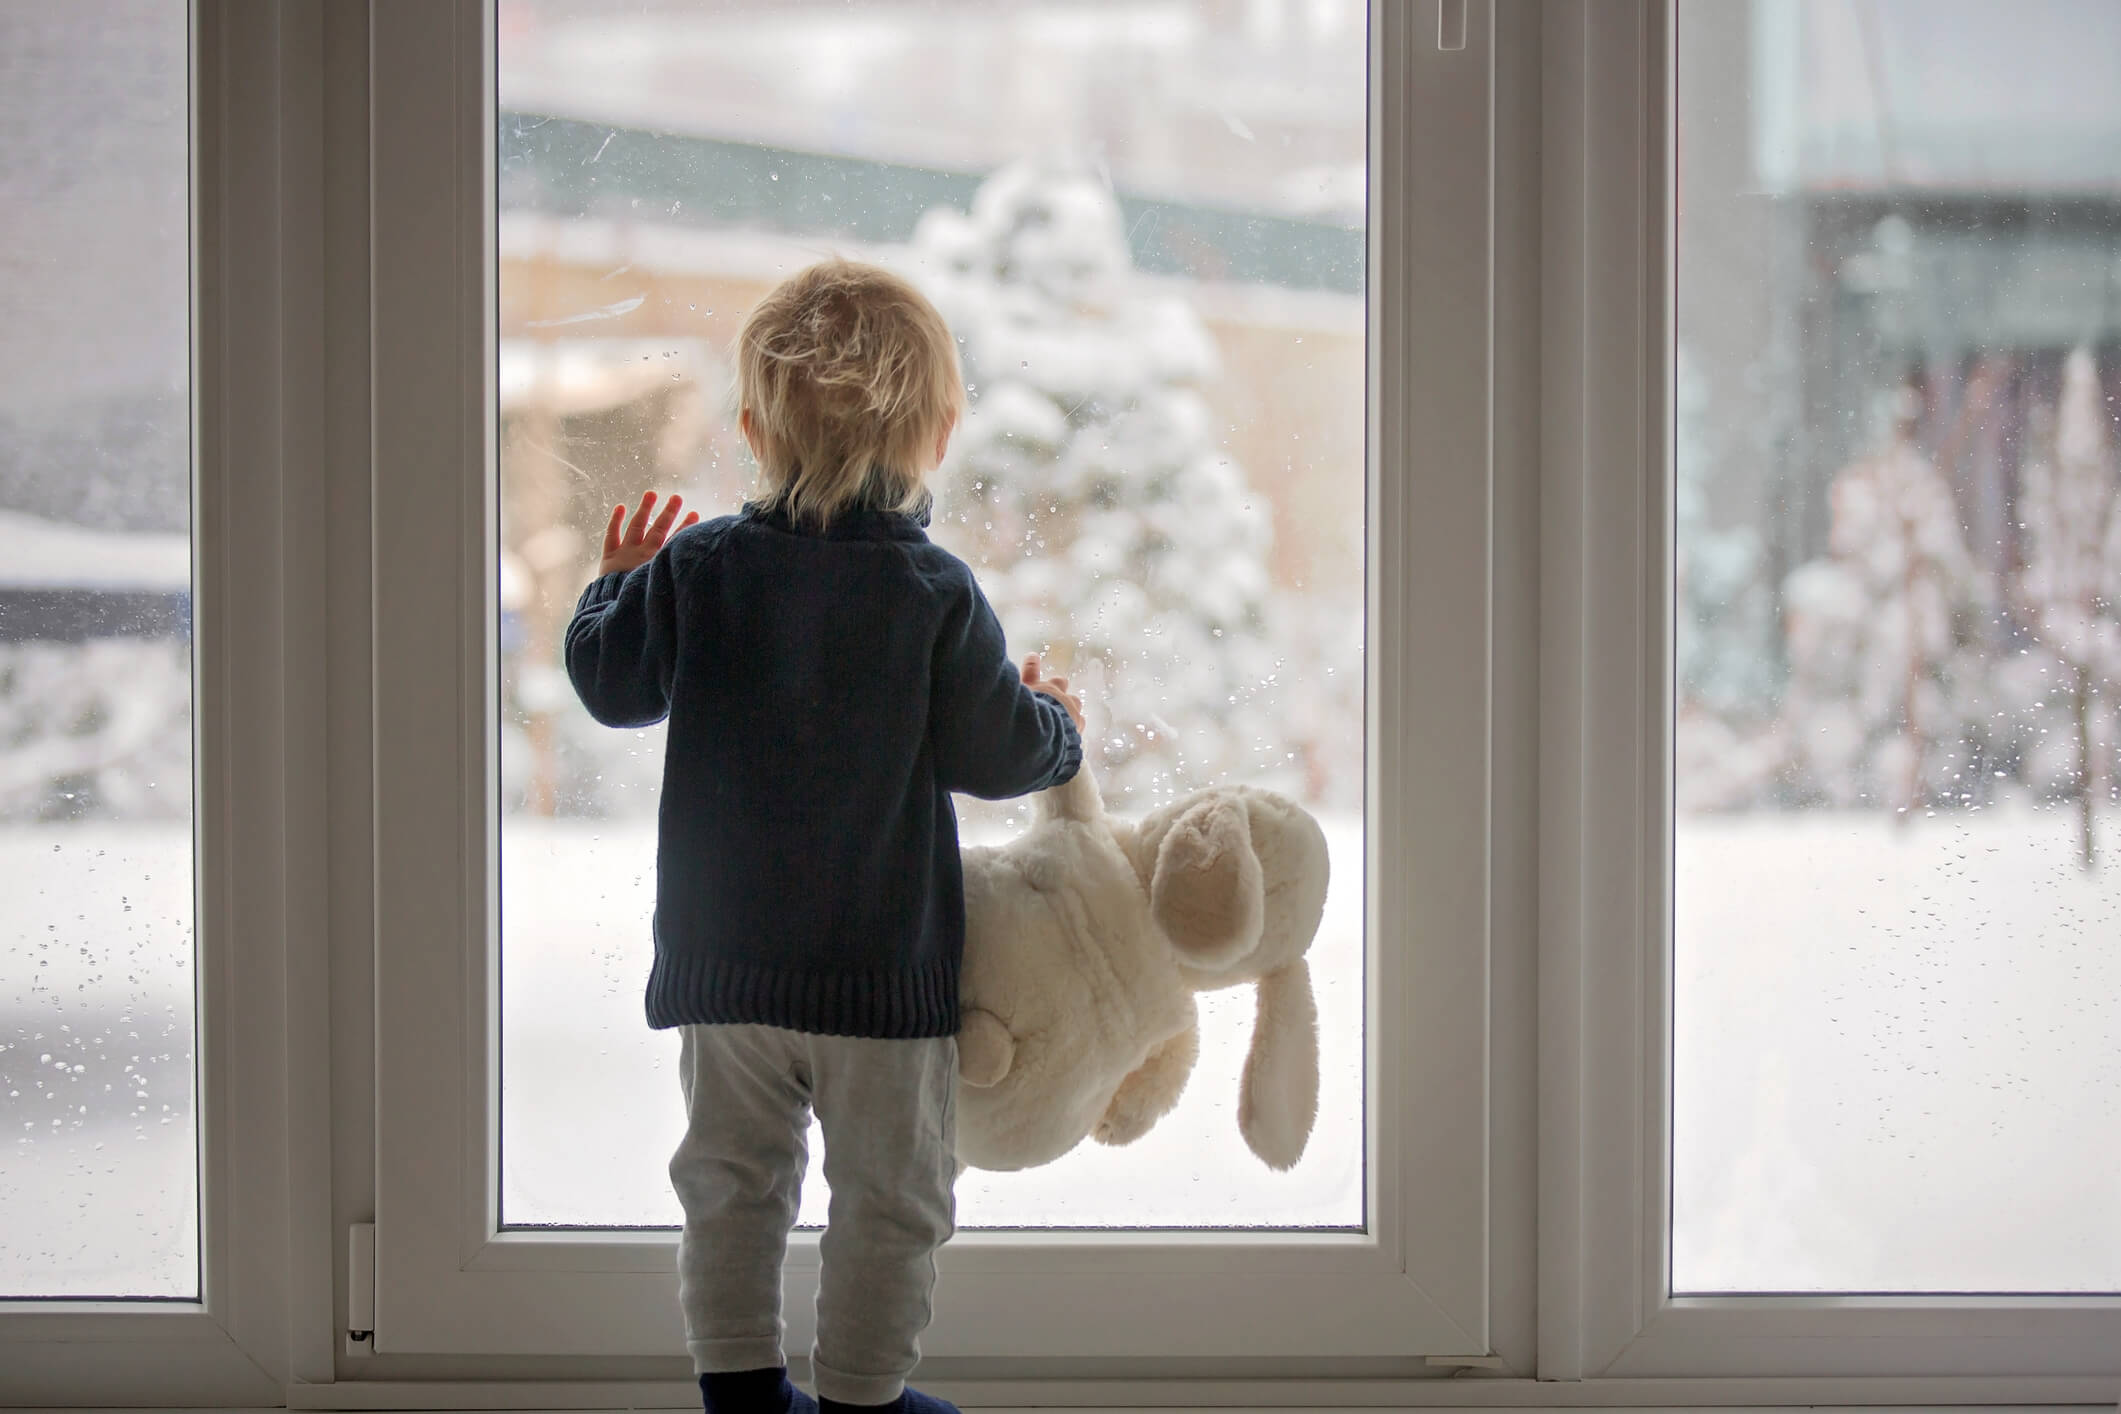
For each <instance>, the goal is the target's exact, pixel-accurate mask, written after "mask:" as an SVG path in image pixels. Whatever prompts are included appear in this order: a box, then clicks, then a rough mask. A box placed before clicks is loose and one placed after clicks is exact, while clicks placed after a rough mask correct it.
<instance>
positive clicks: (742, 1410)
mask: <svg viewBox="0 0 2121 1414" xmlns="http://www.w3.org/2000/svg"><path fill="white" fill-rule="evenodd" d="M700 1400H701V1402H702V1403H703V1404H704V1405H705V1406H706V1410H707V1414H816V1410H817V1401H816V1400H814V1399H812V1398H811V1397H810V1396H809V1395H807V1394H805V1393H803V1392H802V1391H801V1390H799V1389H797V1388H796V1387H795V1386H794V1385H792V1384H790V1383H789V1382H788V1371H787V1369H786V1368H785V1367H783V1366H775V1367H774V1368H773V1369H771V1370H731V1371H727V1372H723V1373H718V1374H712V1375H702V1376H700Z"/></svg>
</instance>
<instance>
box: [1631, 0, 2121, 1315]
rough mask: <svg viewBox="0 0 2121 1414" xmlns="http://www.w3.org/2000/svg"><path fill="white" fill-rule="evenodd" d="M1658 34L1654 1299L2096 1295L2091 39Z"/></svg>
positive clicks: (2114, 749) (1696, 21)
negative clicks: (1671, 586) (1669, 715)
mask: <svg viewBox="0 0 2121 1414" xmlns="http://www.w3.org/2000/svg"><path fill="white" fill-rule="evenodd" d="M1677 13H1678V35H1677V38H1678V51H1677V52H1678V61H1677V62H1678V117H1677V127H1678V136H1679V145H1678V151H1679V171H1678V186H1677V190H1678V196H1679V216H1678V247H1677V249H1678V341H1679V343H1678V387H1677V423H1678V425H1677V436H1678V442H1677V446H1678V466H1677V486H1676V496H1677V547H1676V548H1677V581H1676V583H1677V589H1678V596H1677V604H1678V608H1677V623H1676V632H1677V640H1676V642H1677V654H1678V662H1677V681H1676V684H1675V689H1676V700H1675V709H1676V745H1677V761H1676V775H1675V782H1676V790H1677V800H1676V802H1675V804H1676V811H1677V816H1676V820H1677V827H1676V841H1675V844H1676V850H1677V856H1676V860H1675V867H1676V885H1677V895H1676V899H1675V903H1676V908H1677V915H1676V940H1675V941H1676V957H1675V964H1676V968H1675V977H1674V982H1675V998H1674V1000H1675V1006H1676V1028H1675V1034H1674V1038H1673V1041H1674V1046H1675V1058H1674V1067H1675V1070H1674V1104H1675V1107H1676V1108H1675V1113H1674V1117H1673V1118H1674V1135H1675V1144H1676V1152H1675V1155H1674V1168H1673V1183H1674V1214H1673V1222H1674V1231H1673V1273H1672V1276H1673V1282H1674V1285H1675V1287H1676V1288H1677V1289H1678V1290H1680V1291H1683V1292H1684V1291H1693V1292H1775V1291H1872V1292H1954V1291H1964V1292H2087V1291H2102V1292H2103V1291H2113V1290H2116V1289H2121V1177H2117V1176H2121V1048H2117V1045H2116V1038H2117V1037H2121V865H2117V864H2116V863H2115V856H2116V852H2117V850H2121V810H2117V809H2116V790H2117V784H2121V754H2117V753H2121V470H2117V436H2116V430H2117V428H2116V417H2117V411H2121V402H2117V400H2116V393H2117V391H2121V85H2117V84H2116V83H2115V77H2116V72H2117V71H2116V67H2115V60H2116V56H2121V6H2117V5H2114V4H2111V3H2106V0H2019V2H2018V3H2014V4H2011V5H2002V6H1999V5H1993V4H1988V3H1985V0H1866V3H1859V4H1850V3H1845V2H1844V0H1772V2H1770V0H1756V3H1748V4H1724V3H1687V4H1682V5H1681V6H1679V7H1678V12H1677Z"/></svg>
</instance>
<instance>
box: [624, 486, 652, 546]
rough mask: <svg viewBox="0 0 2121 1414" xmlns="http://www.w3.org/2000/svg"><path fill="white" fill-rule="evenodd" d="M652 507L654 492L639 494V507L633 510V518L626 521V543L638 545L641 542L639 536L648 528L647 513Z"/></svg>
mask: <svg viewBox="0 0 2121 1414" xmlns="http://www.w3.org/2000/svg"><path fill="white" fill-rule="evenodd" d="M654 509H655V492H653V491H648V492H644V493H643V494H642V496H641V504H640V507H639V509H637V510H635V511H634V513H633V519H632V520H630V521H628V522H627V523H626V543H627V544H629V545H638V544H640V543H641V536H642V535H643V533H645V532H646V530H647V528H648V513H649V512H650V511H652V510H654Z"/></svg>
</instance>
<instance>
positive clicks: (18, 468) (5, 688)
mask: <svg viewBox="0 0 2121 1414" xmlns="http://www.w3.org/2000/svg"><path fill="white" fill-rule="evenodd" d="M188 44H189V17H188V15H187V13H186V7H185V6H184V5H182V4H176V3H171V2H170V0H71V3H68V4H65V5H50V4H39V3H32V0H5V3H0V210H5V211H6V212H7V222H6V231H7V234H6V237H5V239H4V240H0V1297H36V1296H52V1297H77V1298H79V1297H190V1298H195V1297H197V1295H198V1294H199V1269H198V1249H199V1227H198V1184H197V1180H196V1177H195V1175H196V1171H197V1162H198V1139H197V1133H196V1130H195V1127H194V1122H193V1059H192V1047H193V1038H194V1033H195V1026H194V1007H193V993H192V982H193V977H192V917H193V911H192V897H193V895H192V877H193V862H192V829H191V821H192V792H191V771H192V762H191V756H192V748H191V690H192V681H191V544H190V530H191V510H190V507H191V457H190V413H189V391H188V381H189V374H190V353H189V346H188V342H189V314H188V308H189V306H188V298H189V296H188V289H187V281H188V255H187V251H188V241H189V236H188V226H189V219H188V214H187V200H188V196H187V185H186V184H187V176H186V172H187V164H188V160H189V159H188V151H187V138H186V131H187V124H188V117H187V108H188V104H187V98H186V73H185V70H186V62H187V59H186V55H187V49H188Z"/></svg>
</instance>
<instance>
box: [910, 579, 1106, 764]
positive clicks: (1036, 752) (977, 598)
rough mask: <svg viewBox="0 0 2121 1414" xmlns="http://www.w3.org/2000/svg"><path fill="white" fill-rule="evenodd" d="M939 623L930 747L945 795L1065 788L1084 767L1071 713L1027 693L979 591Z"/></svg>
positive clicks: (970, 588)
mask: <svg viewBox="0 0 2121 1414" xmlns="http://www.w3.org/2000/svg"><path fill="white" fill-rule="evenodd" d="M965 590H966V593H965V595H964V597H963V599H962V600H960V602H959V603H957V604H956V605H954V606H953V610H952V613H951V615H950V616H949V617H948V618H947V619H946V620H945V621H944V624H943V630H942V636H941V639H940V641H939V642H938V643H937V645H936V681H935V703H934V740H935V755H936V771H937V774H938V775H939V776H940V778H941V780H942V783H943V785H944V787H945V788H947V789H949V790H953V791H961V792H963V793H964V794H966V795H975V796H978V797H980V798H981V799H982V800H1005V799H1007V798H1009V797H1010V796H1018V795H1029V794H1031V793H1032V792H1033V791H1041V790H1045V789H1047V788H1048V787H1051V786H1057V785H1061V784H1064V783H1065V782H1067V781H1069V780H1071V779H1073V778H1074V776H1075V773H1076V770H1077V769H1078V768H1079V767H1080V766H1081V765H1082V760H1083V744H1082V738H1081V736H1080V735H1079V734H1078V733H1077V732H1076V730H1075V723H1074V721H1073V720H1072V719H1071V718H1070V717H1069V716H1068V709H1067V708H1065V707H1063V706H1061V705H1060V703H1058V702H1056V701H1054V700H1053V699H1052V698H1050V697H1048V696H1046V695H1045V694H1044V693H1040V692H1033V691H1032V690H1031V689H1030V688H1028V687H1025V686H1024V683H1023V679H1022V677H1021V676H1020V675H1019V674H1018V672H1017V670H1016V667H1015V665H1014V664H1012V663H1011V662H1010V661H1009V649H1008V645H1007V644H1006V643H1005V642H1004V641H1003V638H1002V626H1001V623H1000V622H999V621H998V620H997V619H996V618H995V617H994V610H993V608H992V607H991V606H989V605H988V603H987V598H986V596H985V595H983V594H981V593H980V591H979V586H978V585H977V584H974V583H972V582H971V579H970V576H967V577H966V580H965Z"/></svg>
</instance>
